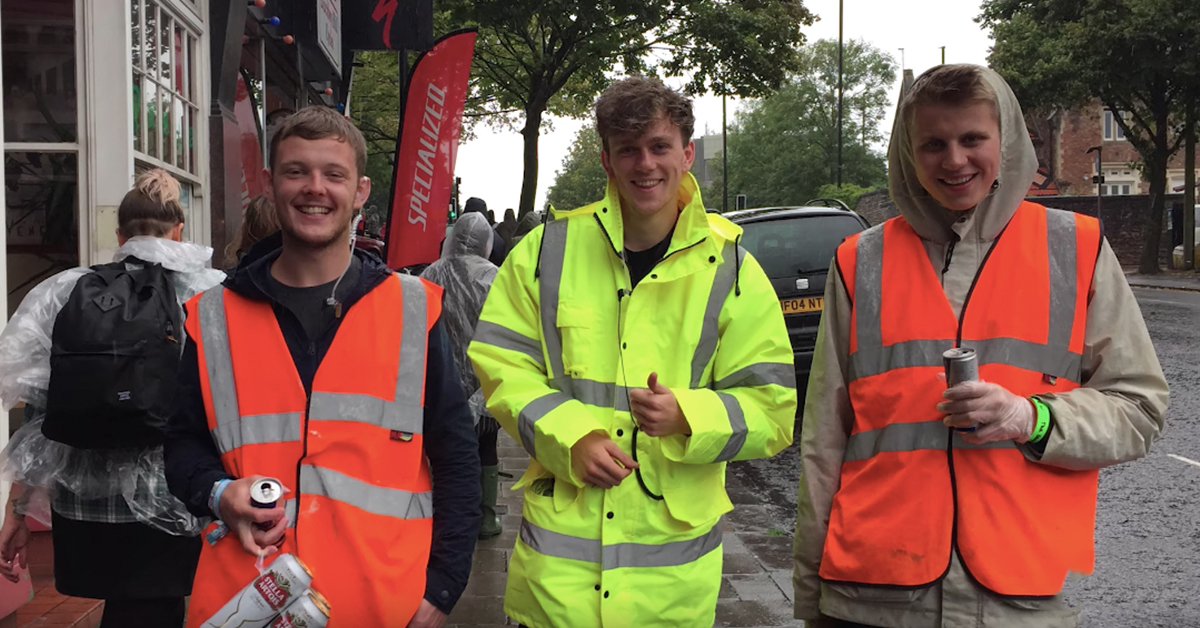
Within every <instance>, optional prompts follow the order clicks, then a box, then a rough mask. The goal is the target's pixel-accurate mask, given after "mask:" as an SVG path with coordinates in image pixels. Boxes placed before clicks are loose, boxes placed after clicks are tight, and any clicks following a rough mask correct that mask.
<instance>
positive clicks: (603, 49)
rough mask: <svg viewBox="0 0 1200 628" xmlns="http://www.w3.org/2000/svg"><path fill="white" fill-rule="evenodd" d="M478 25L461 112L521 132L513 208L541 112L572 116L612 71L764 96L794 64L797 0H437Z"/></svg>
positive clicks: (525, 208)
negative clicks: (521, 169) (519, 170)
mask: <svg viewBox="0 0 1200 628" xmlns="http://www.w3.org/2000/svg"><path fill="white" fill-rule="evenodd" d="M439 6H440V7H441V8H443V9H444V10H445V11H446V12H447V14H448V15H449V16H450V20H451V21H452V22H453V23H457V24H463V25H474V26H478V27H479V37H478V41H477V44H476V47H475V60H474V64H473V66H472V78H471V91H470V97H469V101H468V107H469V112H468V115H469V116H477V117H483V118H485V119H486V120H487V121H488V122H489V123H491V124H493V125H499V126H502V127H503V126H507V127H509V128H516V127H517V126H518V125H520V132H521V134H522V135H523V136H524V151H525V154H524V167H525V173H524V181H523V183H522V187H521V201H520V212H521V213H522V214H524V213H527V212H529V211H531V210H532V209H533V203H534V194H535V192H536V188H537V176H538V153H537V150H538V135H539V132H540V129H541V126H542V123H543V121H544V120H545V119H546V116H547V114H550V115H556V116H566V117H580V116H583V115H585V114H586V112H587V111H588V109H589V107H590V106H591V104H592V101H593V100H594V99H595V97H596V95H597V94H598V93H599V92H600V91H601V90H602V89H603V88H604V87H605V86H606V85H607V84H608V83H609V81H610V80H611V78H612V77H613V76H614V74H616V73H627V74H631V73H649V74H661V75H664V76H667V77H686V78H687V90H688V91H689V92H690V93H693V94H699V93H704V92H707V91H713V92H716V93H723V94H736V95H744V96H754V95H762V94H765V93H768V92H770V91H771V90H773V89H774V88H776V87H778V86H779V85H780V84H781V83H782V82H783V81H784V79H785V77H786V76H787V73H788V72H790V71H793V70H795V69H797V68H798V63H799V56H798V54H797V50H798V47H799V45H800V44H801V43H803V41H804V35H803V34H802V33H801V32H800V29H801V27H802V26H805V25H809V24H811V23H812V21H813V17H812V15H811V14H810V13H809V11H808V10H807V9H806V8H805V7H804V5H803V4H802V2H801V0H597V1H596V2H591V3H580V2H575V1H573V0H572V1H568V0H444V1H443V2H442V3H441V4H440V5H439Z"/></svg>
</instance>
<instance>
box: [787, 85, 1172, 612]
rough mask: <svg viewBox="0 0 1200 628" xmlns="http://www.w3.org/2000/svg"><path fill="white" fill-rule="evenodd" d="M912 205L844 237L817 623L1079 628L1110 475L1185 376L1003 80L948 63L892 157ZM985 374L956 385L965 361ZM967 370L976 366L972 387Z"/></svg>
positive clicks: (810, 454)
mask: <svg viewBox="0 0 1200 628" xmlns="http://www.w3.org/2000/svg"><path fill="white" fill-rule="evenodd" d="M888 159H889V168H888V179H889V188H890V192H891V196H892V198H893V199H894V200H895V202H896V204H897V206H898V207H899V209H900V214H901V215H900V217H898V218H893V219H892V220H889V221H887V222H885V223H884V224H882V225H877V226H876V227H874V228H872V229H869V230H867V231H864V232H863V233H861V234H858V235H856V236H853V237H851V238H848V239H847V240H846V241H845V242H844V243H843V244H842V245H841V247H839V249H838V253H837V257H836V259H835V260H834V261H835V264H834V265H833V267H832V268H830V272H829V282H828V284H827V287H826V292H825V303H826V307H825V313H824V316H823V318H822V321H821V328H820V333H819V340H818V342H817V349H816V354H815V357H814V360H813V371H812V375H811V378H810V380H809V388H808V396H807V404H806V406H805V412H804V424H803V428H802V433H801V437H800V457H801V478H800V488H799V512H798V513H797V518H796V537H795V545H794V555H795V572H794V574H793V581H794V586H795V616H796V617H797V618H800V619H804V620H806V621H807V622H808V623H809V625H813V626H819V627H838V626H876V627H883V628H901V627H903V628H934V627H938V628H941V627H966V626H970V627H972V628H1002V627H1003V628H1007V627H1009V626H1022V627H1023V628H1060V627H1061V628H1067V627H1074V626H1076V625H1077V621H1078V618H1077V616H1076V611H1075V610H1074V609H1072V608H1069V607H1068V606H1067V605H1066V604H1064V602H1063V599H1062V596H1061V593H1060V592H1061V589H1062V586H1063V582H1064V580H1065V579H1066V577H1067V574H1068V573H1070V572H1077V573H1084V574H1086V573H1090V572H1091V571H1092V566H1093V562H1094V558H1093V530H1094V527H1095V511H1096V488H1097V484H1096V481H1097V472H1098V469H1100V468H1103V467H1106V466H1109V465H1114V464H1117V463H1120V462H1125V461H1128V460H1134V459H1137V458H1141V457H1143V456H1145V455H1146V453H1147V451H1148V450H1149V447H1150V444H1151V443H1152V442H1154V440H1155V439H1156V438H1157V437H1158V435H1159V433H1160V431H1161V430H1162V428H1163V422H1164V417H1165V414H1166V408H1167V383H1166V380H1165V379H1164V378H1163V373H1162V369H1161V368H1160V367H1159V364H1158V360H1157V358H1156V357H1155V354H1154V347H1153V346H1152V345H1151V343H1150V337H1149V334H1148V333H1147V331H1146V325H1145V323H1144V322H1143V320H1142V316H1141V312H1140V310H1139V309H1138V304H1137V302H1136V301H1135V300H1134V297H1133V293H1132V292H1131V291H1130V289H1129V286H1128V284H1127V283H1126V281H1125V276H1124V274H1123V273H1122V271H1121V267H1120V265H1119V264H1118V262H1117V258H1116V256H1115V255H1114V254H1113V251H1112V249H1111V248H1110V247H1109V244H1108V242H1107V241H1106V240H1105V239H1104V236H1103V234H1102V232H1101V230H1100V224H1099V222H1098V221H1097V220H1096V219H1095V218H1091V217H1088V216H1082V215H1076V214H1073V213H1071V212H1064V211H1060V210H1055V209H1047V208H1045V207H1043V206H1041V205H1037V204H1034V203H1030V202H1027V201H1025V194H1026V191H1027V190H1028V188H1029V185H1030V183H1031V182H1032V180H1033V177H1034V174H1035V173H1036V171H1037V168H1038V162H1037V157H1036V155H1035V154H1034V150H1033V144H1032V142H1031V141H1030V138H1029V133H1028V132H1027V131H1026V128H1025V122H1024V118H1023V116H1022V113H1021V108H1020V105H1019V104H1018V103H1017V99H1016V97H1014V96H1013V93H1012V90H1011V89H1010V88H1009V86H1008V85H1007V84H1006V83H1005V82H1004V81H1003V79H1001V78H1000V77H999V76H998V75H997V74H996V73H994V72H992V71H991V70H988V69H986V68H982V67H978V66H971V65H949V66H939V67H936V68H934V69H932V70H930V71H928V72H926V73H925V74H923V75H922V76H921V77H920V78H918V79H917V80H916V82H915V83H914V84H913V85H912V87H911V88H910V89H909V90H908V91H907V92H906V93H905V94H904V96H903V97H902V98H901V104H900V108H899V111H898V113H897V115H896V123H895V128H894V130H893V132H892V139H891V146H890V148H889V151H888ZM950 349H972V350H974V353H975V356H976V364H977V369H978V377H977V378H976V379H975V380H973V381H965V382H963V383H956V382H952V383H955V385H953V386H952V387H949V388H947V382H946V379H945V377H944V375H943V371H944V368H945V367H944V359H945V356H944V354H945V352H947V351H948V350H950ZM955 379H956V380H957V379H958V378H957V377H956V378H955Z"/></svg>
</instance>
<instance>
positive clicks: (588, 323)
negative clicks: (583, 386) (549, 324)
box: [558, 299, 597, 378]
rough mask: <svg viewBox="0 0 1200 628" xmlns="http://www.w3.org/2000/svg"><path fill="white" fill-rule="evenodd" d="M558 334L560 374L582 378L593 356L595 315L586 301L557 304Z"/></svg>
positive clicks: (569, 301) (595, 344) (568, 301)
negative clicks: (562, 372)
mask: <svg viewBox="0 0 1200 628" xmlns="http://www.w3.org/2000/svg"><path fill="white" fill-rule="evenodd" d="M558 332H559V335H560V337H561V338H562V360H563V371H564V373H565V374H566V375H567V376H568V377H572V378H586V377H587V374H588V372H589V369H588V367H587V363H588V362H589V361H592V360H594V359H595V355H596V346H597V338H596V335H597V333H596V313H595V311H594V310H593V308H592V306H591V304H589V303H588V302H586V301H576V300H569V299H568V300H562V301H559V303H558Z"/></svg>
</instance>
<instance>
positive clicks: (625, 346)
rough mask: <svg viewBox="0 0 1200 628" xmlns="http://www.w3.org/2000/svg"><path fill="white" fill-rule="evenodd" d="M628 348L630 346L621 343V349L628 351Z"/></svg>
mask: <svg viewBox="0 0 1200 628" xmlns="http://www.w3.org/2000/svg"><path fill="white" fill-rule="evenodd" d="M628 347H629V345H627V344H625V343H623V342H622V343H621V348H622V349H626V348H628Z"/></svg>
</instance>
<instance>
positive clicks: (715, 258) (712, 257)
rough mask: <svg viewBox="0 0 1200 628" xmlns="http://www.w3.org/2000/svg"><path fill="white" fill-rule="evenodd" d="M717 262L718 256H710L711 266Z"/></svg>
mask: <svg viewBox="0 0 1200 628" xmlns="http://www.w3.org/2000/svg"><path fill="white" fill-rule="evenodd" d="M715 261H717V256H716V255H709V256H708V263H709V264H711V263H713V262H715Z"/></svg>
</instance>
